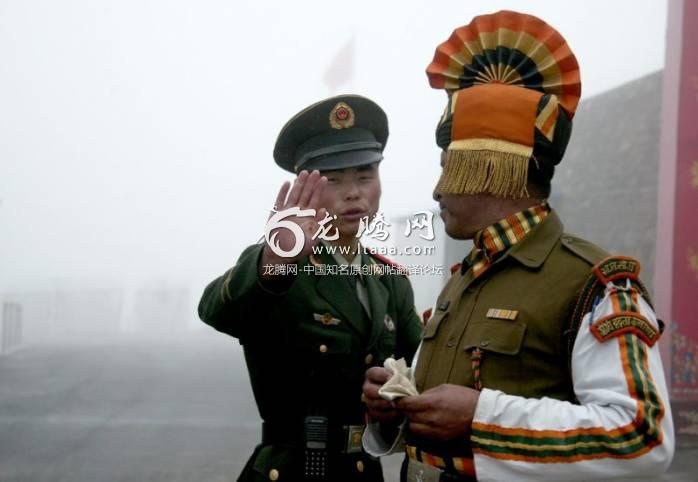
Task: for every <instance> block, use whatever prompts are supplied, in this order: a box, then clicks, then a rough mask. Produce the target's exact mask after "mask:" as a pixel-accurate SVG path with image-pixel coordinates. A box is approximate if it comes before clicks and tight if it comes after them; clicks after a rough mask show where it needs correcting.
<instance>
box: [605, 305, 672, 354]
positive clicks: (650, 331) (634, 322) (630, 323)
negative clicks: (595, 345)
mask: <svg viewBox="0 0 698 482" xmlns="http://www.w3.org/2000/svg"><path fill="white" fill-rule="evenodd" d="M591 332H592V334H593V335H594V336H595V337H596V339H597V340H599V341H600V342H602V343H603V342H604V341H608V340H609V339H611V338H612V337H615V336H621V335H624V334H626V333H630V334H633V335H637V337H638V338H640V339H641V340H643V341H644V342H645V343H647V344H648V345H649V346H653V345H654V344H655V343H656V342H657V340H658V339H659V331H658V330H657V329H656V328H655V327H654V326H652V323H650V321H649V320H648V319H647V318H645V317H644V316H642V315H641V314H639V313H633V312H629V311H626V312H623V313H614V314H613V315H610V316H606V317H604V318H601V319H600V320H597V321H596V322H594V324H593V325H591Z"/></svg>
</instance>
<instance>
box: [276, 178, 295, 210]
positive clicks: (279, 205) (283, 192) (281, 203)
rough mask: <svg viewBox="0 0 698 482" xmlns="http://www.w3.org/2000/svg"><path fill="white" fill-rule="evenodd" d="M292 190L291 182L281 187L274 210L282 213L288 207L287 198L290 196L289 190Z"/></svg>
mask: <svg viewBox="0 0 698 482" xmlns="http://www.w3.org/2000/svg"><path fill="white" fill-rule="evenodd" d="M289 189H291V181H286V182H284V183H283V184H282V185H281V189H279V193H278V194H277V195H276V202H275V203H274V210H275V211H281V210H282V209H284V207H286V196H287V195H288V190H289Z"/></svg>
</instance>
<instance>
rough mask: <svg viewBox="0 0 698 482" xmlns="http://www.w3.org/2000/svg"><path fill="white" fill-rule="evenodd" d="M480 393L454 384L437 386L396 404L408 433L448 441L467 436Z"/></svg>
mask: <svg viewBox="0 0 698 482" xmlns="http://www.w3.org/2000/svg"><path fill="white" fill-rule="evenodd" d="M479 397H480V392H478V391H477V390H473V389H472V388H468V387H462V386H458V385H449V384H444V385H439V386H438V387H435V388H431V389H429V390H427V391H425V392H424V393H422V394H420V395H416V396H413V397H405V398H403V399H401V400H399V401H398V402H397V403H396V407H397V408H398V410H400V411H401V412H403V413H404V414H405V415H406V416H407V418H408V420H409V423H410V430H411V431H412V432H413V433H415V434H417V435H420V436H423V437H426V438H430V439H436V440H452V439H455V438H458V437H463V436H465V435H467V434H469V433H470V426H471V424H472V422H473V416H474V415H475V407H476V406H477V401H478V399H479Z"/></svg>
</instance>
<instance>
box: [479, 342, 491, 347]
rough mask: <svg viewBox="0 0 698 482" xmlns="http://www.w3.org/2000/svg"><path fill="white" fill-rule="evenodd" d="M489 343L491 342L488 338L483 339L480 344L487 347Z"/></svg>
mask: <svg viewBox="0 0 698 482" xmlns="http://www.w3.org/2000/svg"><path fill="white" fill-rule="evenodd" d="M489 344H490V342H489V341H487V340H483V341H481V342H480V346H481V347H483V348H484V347H486V346H487V345H489Z"/></svg>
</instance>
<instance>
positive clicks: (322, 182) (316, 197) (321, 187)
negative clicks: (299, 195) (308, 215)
mask: <svg viewBox="0 0 698 482" xmlns="http://www.w3.org/2000/svg"><path fill="white" fill-rule="evenodd" d="M325 186H327V178H326V177H325V176H320V179H318V180H317V182H316V183H315V187H314V189H313V194H312V196H311V197H310V200H309V201H308V207H309V208H311V209H317V208H318V207H319V206H320V200H321V199H322V193H323V192H324V191H325Z"/></svg>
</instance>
